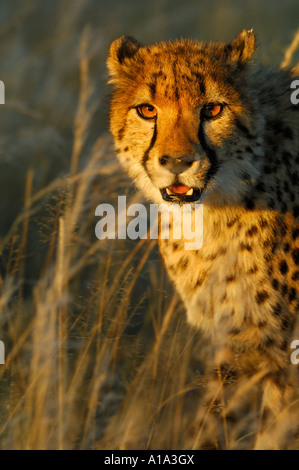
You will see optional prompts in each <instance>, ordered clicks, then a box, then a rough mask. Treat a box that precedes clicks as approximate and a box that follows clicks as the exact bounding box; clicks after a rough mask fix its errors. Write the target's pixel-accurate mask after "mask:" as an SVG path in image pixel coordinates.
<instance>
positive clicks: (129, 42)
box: [107, 36, 143, 83]
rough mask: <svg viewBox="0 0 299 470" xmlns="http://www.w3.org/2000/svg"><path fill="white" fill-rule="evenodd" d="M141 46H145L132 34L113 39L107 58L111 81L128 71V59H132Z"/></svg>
mask: <svg viewBox="0 0 299 470" xmlns="http://www.w3.org/2000/svg"><path fill="white" fill-rule="evenodd" d="M141 47H143V46H142V44H140V43H139V42H138V41H136V39H134V38H132V37H130V36H121V37H120V38H118V39H116V40H115V41H113V43H112V44H111V46H110V50H109V55H108V59H107V67H108V70H109V74H110V77H111V80H110V82H112V83H113V82H115V81H117V78H118V77H119V76H120V75H121V74H123V73H124V72H126V70H125V69H126V64H127V62H128V60H129V59H132V58H133V57H134V56H135V54H136V53H137V51H138V50H139V49H140V48H141Z"/></svg>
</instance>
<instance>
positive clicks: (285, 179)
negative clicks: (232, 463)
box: [107, 31, 299, 448]
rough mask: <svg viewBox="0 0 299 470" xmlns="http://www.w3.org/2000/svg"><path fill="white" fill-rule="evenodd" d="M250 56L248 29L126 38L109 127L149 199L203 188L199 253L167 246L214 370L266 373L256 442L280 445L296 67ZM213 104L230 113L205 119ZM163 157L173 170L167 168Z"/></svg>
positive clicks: (292, 386)
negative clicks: (176, 37) (197, 37)
mask: <svg viewBox="0 0 299 470" xmlns="http://www.w3.org/2000/svg"><path fill="white" fill-rule="evenodd" d="M254 51H255V37H254V34H253V32H252V31H243V32H242V33H240V34H239V35H238V36H237V37H236V38H235V39H234V40H233V41H232V42H231V43H230V44H225V43H220V44H218V43H214V42H211V43H201V42H197V41H189V40H181V41H176V42H168V43H161V44H157V45H153V46H150V47H143V46H142V45H141V44H139V43H138V42H137V41H136V40H134V39H132V38H128V37H124V36H123V37H121V38H120V39H118V40H116V41H114V42H113V44H112V45H111V48H110V53H109V57H108V61H107V65H108V69H109V73H110V83H112V84H113V85H114V91H113V97H112V102H111V131H112V134H113V136H114V140H115V147H116V152H117V155H118V158H119V160H120V162H121V164H122V165H123V167H124V169H125V170H126V172H127V173H128V174H129V175H130V177H131V178H132V179H133V180H134V182H135V183H136V185H137V186H138V187H139V188H140V189H142V191H143V192H144V194H145V195H146V197H147V198H148V199H149V200H150V201H152V202H154V203H161V202H164V201H163V199H162V196H161V193H160V189H162V188H166V187H168V186H170V185H172V184H174V183H175V182H177V183H178V182H179V184H181V185H186V186H189V187H192V188H198V189H199V190H201V191H202V194H201V197H200V199H199V201H198V202H200V203H202V204H203V208H204V210H203V213H204V226H203V231H204V232H203V246H202V248H201V249H200V250H196V251H186V250H184V240H173V239H171V240H160V243H159V245H160V251H161V254H162V257H163V259H164V262H165V266H166V268H167V271H168V273H169V276H170V278H171V279H172V280H173V282H174V284H175V285H176V288H177V290H178V291H179V293H180V295H181V298H182V300H183V301H184V304H185V306H186V310H187V317H188V320H189V322H190V323H191V324H192V325H194V326H195V327H197V328H200V329H202V330H203V331H204V332H206V333H207V334H209V335H211V336H212V337H213V338H214V340H215V338H216V340H215V343H216V344H217V351H216V353H215V358H216V363H217V367H218V366H219V367H221V366H222V364H230V365H231V367H232V368H233V369H234V370H236V371H237V373H238V376H239V377H241V376H242V374H243V376H244V375H245V376H246V374H247V375H248V376H250V375H252V374H254V373H257V374H260V383H261V385H262V388H263V390H264V396H263V399H262V401H261V412H262V414H263V416H264V417H265V416H266V415H267V420H265V421H264V423H266V424H265V426H264V427H262V428H261V430H260V432H259V434H258V437H257V440H256V448H284V447H287V446H288V445H290V442H291V439H290V432H291V431H292V432H293V436H294V435H295V427H296V426H295V424H294V422H293V421H292V419H291V416H294V414H293V415H292V413H293V411H290V416H289V418H288V420H287V421H288V423H289V426H283V427H280V426H279V424H278V423H279V420H278V416H280V415H281V414H282V410H283V409H284V406H285V405H290V403H291V402H292V400H295V399H296V389H299V387H298V383H297V378H296V374H297V371H296V366H294V365H290V344H291V339H292V337H293V336H292V335H293V334H294V331H295V330H294V329H295V324H296V323H295V320H296V315H297V314H298V310H299V305H298V295H299V294H298V282H299V281H298V279H299V271H298V270H299V268H298V264H299V225H298V216H299V191H298V167H299V156H298V147H299V146H298V143H299V133H298V131H299V120H298V115H299V113H298V110H299V106H297V107H296V106H294V105H292V104H291V101H290V95H291V89H290V84H291V82H292V80H293V78H292V77H291V73H290V72H288V71H282V70H270V69H269V68H266V67H263V66H261V65H259V64H256V63H255V61H254V58H253V55H254ZM210 103H216V104H218V103H219V104H221V105H222V111H221V112H220V113H219V115H217V116H216V117H215V118H212V119H205V118H204V113H203V110H204V107H205V106H206V105H208V104H210ZM142 104H150V105H152V106H154V107H155V108H156V110H157V116H156V117H155V119H143V118H142V117H141V116H140V115H139V114H138V112H137V110H136V108H137V107H138V106H140V105H142ZM165 155H166V156H167V157H168V160H169V165H164V164H161V160H160V158H161V157H163V156H165ZM178 159H182V163H178ZM184 159H185V160H184ZM187 160H188V162H191V164H190V163H184V161H187ZM235 380H236V379H235ZM290 391H291V392H290ZM287 397H288V398H287ZM267 412H270V413H268V414H267ZM240 416H241V415H240ZM297 418H298V415H297ZM240 419H242V418H240ZM295 421H296V420H295ZM297 421H298V419H297ZM274 423H275V426H274ZM290 429H291V431H290ZM286 436H288V438H286Z"/></svg>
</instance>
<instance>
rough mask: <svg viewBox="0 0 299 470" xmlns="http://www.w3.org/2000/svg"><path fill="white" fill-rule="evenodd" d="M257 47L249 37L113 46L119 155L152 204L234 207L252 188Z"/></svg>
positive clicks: (256, 152) (259, 119)
mask: <svg viewBox="0 0 299 470" xmlns="http://www.w3.org/2000/svg"><path fill="white" fill-rule="evenodd" d="M254 48H255V38H254V35H253V33H252V31H249V32H248V31H243V32H242V33H241V34H239V36H237V37H236V38H235V39H234V40H233V41H232V43H231V44H216V43H209V44H208V45H207V44H203V43H199V42H195V41H180V42H174V43H162V44H160V45H154V46H151V47H143V46H142V45H141V44H139V43H138V42H137V41H135V40H134V39H133V38H128V37H121V38H120V39H118V40H116V41H114V42H113V44H112V45H111V48H110V54H109V57H108V61H107V64H108V69H109V71H110V76H111V79H110V82H111V83H113V84H114V85H115V89H114V94H113V97H112V102H111V115H110V117H111V120H110V127H111V131H112V134H113V136H114V140H115V145H116V152H117V155H118V158H119V160H120V162H121V164H122V165H123V167H124V168H125V170H126V171H127V173H128V174H129V175H130V176H131V178H132V179H133V180H134V181H135V182H136V184H137V186H138V187H139V188H141V189H142V190H143V192H144V193H145V195H146V196H148V197H149V198H150V199H151V200H152V201H153V202H156V203H161V202H167V203H169V204H171V203H174V202H175V203H180V204H190V203H194V202H196V201H198V202H205V203H207V204H211V205H213V204H214V205H224V204H236V203H239V202H240V201H241V200H242V199H243V198H244V197H246V195H247V194H248V193H249V192H250V190H251V189H252V187H253V186H254V184H255V182H256V179H257V178H258V176H259V175H260V168H261V165H262V161H263V150H262V149H263V142H262V135H263V122H264V121H263V116H262V115H261V113H260V110H259V107H258V103H257V99H256V97H255V95H254V92H249V91H248V90H249V87H247V86H246V77H247V73H248V68H249V67H250V66H249V61H250V59H251V57H252V55H253V52H254ZM258 136H259V137H258Z"/></svg>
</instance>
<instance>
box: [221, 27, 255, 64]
mask: <svg viewBox="0 0 299 470" xmlns="http://www.w3.org/2000/svg"><path fill="white" fill-rule="evenodd" d="M255 44H256V41H255V35H254V33H253V29H250V30H249V31H246V29H243V31H242V32H241V33H240V34H238V35H237V36H236V37H235V38H234V39H233V40H232V42H231V43H230V44H228V45H227V46H226V54H227V57H228V60H229V61H230V62H231V63H236V62H238V63H239V64H240V63H245V62H248V61H249V60H250V59H251V58H252V56H253V54H254V52H255Z"/></svg>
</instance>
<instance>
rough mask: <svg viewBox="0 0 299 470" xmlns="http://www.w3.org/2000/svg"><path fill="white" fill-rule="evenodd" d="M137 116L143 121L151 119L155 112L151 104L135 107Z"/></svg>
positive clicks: (155, 114)
mask: <svg viewBox="0 0 299 470" xmlns="http://www.w3.org/2000/svg"><path fill="white" fill-rule="evenodd" d="M137 112H138V114H139V115H140V116H141V117H143V118H145V119H153V118H155V117H156V116H157V110H156V108H155V107H154V106H152V105H151V104H142V105H141V106H138V107H137Z"/></svg>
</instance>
